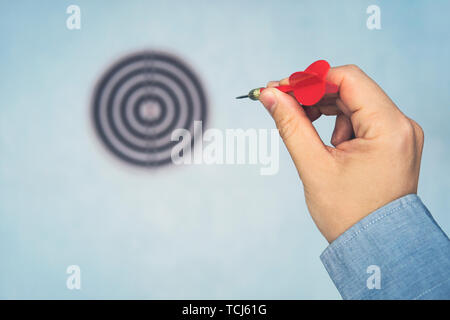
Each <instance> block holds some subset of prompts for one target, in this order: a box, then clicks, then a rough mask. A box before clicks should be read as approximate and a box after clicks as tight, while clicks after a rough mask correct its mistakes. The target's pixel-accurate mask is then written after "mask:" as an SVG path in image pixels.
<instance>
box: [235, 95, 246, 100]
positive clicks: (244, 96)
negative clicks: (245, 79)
mask: <svg viewBox="0 0 450 320" xmlns="http://www.w3.org/2000/svg"><path fill="white" fill-rule="evenodd" d="M244 98H248V94H246V95H243V96H239V97H236V99H244Z"/></svg>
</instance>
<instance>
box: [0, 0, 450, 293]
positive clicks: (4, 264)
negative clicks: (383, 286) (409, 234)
mask: <svg viewBox="0 0 450 320" xmlns="http://www.w3.org/2000/svg"><path fill="white" fill-rule="evenodd" d="M280 2H281V1H280ZM70 4H77V5H79V6H80V8H81V14H82V29H81V30H79V31H69V30H67V28H66V18H67V17H68V15H67V14H66V13H65V11H66V8H67V6H68V5H70ZM370 4H377V5H379V6H380V8H381V25H382V29H381V30H373V31H370V30H368V29H367V28H366V19H367V17H368V15H367V14H366V8H367V6H368V5H370ZM449 12H450V2H448V1H406V0H405V1H375V0H373V1H282V2H281V3H277V1H245V2H244V1H222V2H218V1H138V0H133V1H100V0H96V1H87V0H86V1H81V0H78V1H76V0H73V1H58V2H57V1H50V0H47V1H42V0H41V1H1V2H0V40H1V50H0V70H1V71H0V72H1V76H2V79H1V81H0V93H1V106H0V298H69V299H71V298H212V299H214V298H225V299H226V298H242V299H243V298H275V299H276V298H292V299H298V298H307V299H314V298H324V299H336V298H339V297H340V296H339V294H338V292H337V290H336V289H335V287H334V286H333V284H332V282H331V280H330V279H329V277H328V275H327V273H326V271H325V269H324V268H323V266H322V264H321V262H320V260H319V255H320V253H321V252H322V250H323V249H325V247H326V246H327V243H326V241H325V240H324V239H323V237H322V236H321V235H320V233H319V231H318V230H317V229H316V227H315V226H314V223H313V222H312V220H311V218H310V217H309V215H308V212H307V209H306V206H305V203H304V199H303V191H302V189H301V184H300V182H299V180H298V177H297V173H296V171H295V168H294V166H293V164H292V163H291V161H290V158H289V155H288V153H287V151H286V150H285V148H284V146H282V147H281V151H280V152H281V153H280V172H279V174H277V175H274V176H260V175H259V169H258V168H257V167H255V166H250V165H248V166H247V165H244V166H237V165H236V166H206V165H205V166H199V165H198V166H189V167H176V168H173V167H169V168H164V169H162V170H159V171H145V170H139V169H135V168H130V167H129V166H127V165H123V164H122V163H120V162H119V161H117V160H116V159H114V158H113V157H112V156H111V155H110V154H109V153H108V152H106V151H105V150H104V148H103V147H102V146H101V144H100V142H99V140H98V138H97V136H96V135H95V133H94V132H93V129H92V128H91V123H90V119H89V110H90V105H89V103H90V99H91V95H92V89H93V86H94V85H95V83H96V81H97V80H98V77H99V76H100V75H101V74H102V72H103V71H104V70H105V68H107V67H108V66H109V65H110V64H111V62H112V61H114V60H116V59H117V58H120V57H121V56H122V55H124V54H127V53H129V52H133V51H134V50H140V49H145V48H151V49H152V48H153V49H163V50H168V51H171V52H173V53H175V54H177V55H179V56H181V57H183V58H184V59H185V60H187V61H188V62H189V63H190V64H191V65H192V66H193V67H194V69H195V70H196V71H197V72H198V74H199V75H200V76H201V79H202V81H203V83H204V84H205V87H206V89H207V92H208V96H209V101H210V117H209V120H210V121H209V125H210V126H212V127H216V128H273V127H274V125H273V122H272V120H271V119H270V117H269V115H268V114H267V112H265V111H264V110H263V109H262V107H261V106H260V105H259V104H257V103H251V102H245V103H243V102H242V101H236V100H234V97H235V96H236V95H239V94H242V93H243V92H246V91H247V90H248V89H250V88H252V87H255V86H260V85H264V84H265V83H266V82H267V81H268V80H273V79H279V78H282V77H285V76H288V75H289V74H290V73H292V72H293V71H298V70H302V69H304V68H305V67H306V66H307V65H308V64H309V63H311V62H313V61H315V60H317V59H319V58H323V59H327V60H328V61H329V62H330V63H331V64H332V65H342V64H348V63H354V64H358V65H359V66H360V67H361V68H363V69H364V70H365V71H366V72H367V73H368V74H369V75H370V76H371V77H373V78H374V79H375V80H376V81H377V82H378V83H379V84H380V85H381V86H382V87H383V88H384V89H385V91H386V92H387V93H388V94H389V95H390V96H391V97H392V99H393V100H394V101H395V102H396V103H397V104H398V106H399V107H400V108H401V109H402V110H403V111H404V112H405V113H406V114H407V115H408V116H410V117H412V118H414V119H416V120H417V121H418V122H419V123H420V124H421V125H422V127H423V128H424V130H425V140H426V141H425V150H424V156H423V162H422V170H421V179H420V186H419V195H420V196H421V197H422V199H423V201H424V202H425V203H426V204H427V205H428V207H429V209H430V210H431V212H432V213H433V215H434V216H435V218H436V220H437V221H438V223H440V225H441V226H442V227H443V229H444V230H445V231H446V232H447V233H449V232H450V215H449V211H450V210H449V209H450V197H449V190H450V179H449V177H450V161H449V160H450V159H449V157H450V143H449V140H448V139H449V136H450V127H449V125H448V121H449V120H448V119H449V116H450V109H449V101H450V91H449V90H448V71H449V70H450V68H449V67H450V63H449V59H448V58H449V56H450V55H449V48H450V44H449V42H448V31H449V27H450V21H449V19H448V15H449ZM317 127H318V130H319V131H320V134H321V135H322V137H324V139H325V140H326V141H329V139H330V136H331V132H332V129H333V119H326V118H324V119H319V120H318V122H317ZM72 264H76V265H79V266H80V268H81V273H82V289H81V290H79V291H76V290H74V291H70V290H68V289H67V288H66V278H67V275H66V273H65V271H66V268H67V266H68V265H72Z"/></svg>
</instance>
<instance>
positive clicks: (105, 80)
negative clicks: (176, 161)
mask: <svg viewBox="0 0 450 320" xmlns="http://www.w3.org/2000/svg"><path fill="white" fill-rule="evenodd" d="M92 107H93V118H94V124H95V128H96V131H97V132H98V134H99V136H100V138H101V140H102V141H103V143H104V144H105V145H106V147H107V148H108V149H109V150H110V151H111V152H113V153H114V154H115V155H116V156H118V157H119V158H121V159H122V160H124V161H127V162H129V163H132V164H135V165H140V166H151V167H154V166H161V165H164V164H168V163H171V156H170V155H171V150H172V147H173V146H174V145H175V144H177V143H180V142H178V141H171V134H172V131H173V130H175V129H178V128H184V129H187V130H189V131H190V132H191V141H184V140H183V141H182V142H181V143H191V146H192V144H193V140H194V132H193V127H194V121H203V125H205V123H204V122H205V120H206V112H207V102H206V97H205V93H204V91H203V88H202V86H201V84H200V81H199V79H198V77H197V76H196V75H195V73H194V72H193V71H192V70H191V69H190V68H189V67H188V66H187V65H186V64H185V63H184V62H183V61H181V60H180V59H179V58H177V57H175V56H173V55H169V54H167V53H161V52H155V51H145V52H138V53H136V54H132V55H128V56H126V57H124V58H123V59H121V60H120V61H118V62H117V63H115V64H114V65H113V66H111V67H110V68H109V69H108V70H107V71H106V72H105V74H104V75H103V76H102V77H101V79H100V80H99V82H98V84H97V86H96V88H95V92H94V97H93V106H92Z"/></svg>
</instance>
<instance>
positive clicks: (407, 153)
mask: <svg viewBox="0 0 450 320" xmlns="http://www.w3.org/2000/svg"><path fill="white" fill-rule="evenodd" d="M327 81H329V82H331V83H334V84H336V85H338V86H339V93H338V95H334V96H328V97H324V98H323V99H322V100H321V101H320V102H319V103H318V104H317V105H316V106H311V107H301V106H300V105H299V104H298V102H297V101H296V100H295V99H294V98H293V97H292V96H291V95H289V94H286V93H282V92H281V91H278V90H276V89H273V88H270V89H267V90H264V91H263V92H262V94H261V96H260V101H261V102H262V103H263V104H264V106H265V107H266V108H267V109H268V110H269V112H270V113H271V115H272V117H273V118H274V120H275V122H276V125H277V128H278V129H279V131H280V135H281V137H282V139H283V141H284V143H285V145H286V147H287V149H288V151H289V153H290V155H291V157H292V160H293V161H294V163H295V166H296V168H297V171H298V173H299V176H300V179H301V181H302V182H303V186H304V192H305V199H306V204H307V206H308V209H309V212H310V214H311V216H312V218H313V220H314V222H315V223H316V225H317V227H318V228H319V230H320V231H321V232H322V234H323V235H324V236H325V238H326V239H327V240H328V241H329V242H332V241H333V240H335V239H336V238H337V237H338V236H339V235H341V234H342V233H343V232H344V231H346V230H347V229H348V228H350V227H351V226H352V225H354V224H355V223H356V222H358V221H359V220H361V219H362V218H364V217H365V216H367V215H368V214H370V213H371V212H373V211H374V210H376V209H378V208H380V207H382V206H383V205H385V204H387V203H389V202H391V201H393V200H395V199H398V198H400V197H402V196H404V195H407V194H410V193H416V192H417V184H418V180H419V169H420V159H421V156H422V148H423V138H424V137H423V131H422V129H421V128H420V126H419V125H418V124H417V123H416V122H415V121H413V120H411V119H409V118H408V117H406V116H405V115H404V114H403V113H402V112H401V111H400V110H399V109H398V108H397V106H396V105H395V104H394V103H393V102H392V100H391V99H390V98H389V97H388V96H387V95H386V94H385V93H384V91H383V90H382V89H381V88H380V87H379V86H378V85H377V84H376V83H375V82H374V81H373V80H372V79H370V78H369V77H368V76H367V75H366V74H365V73H364V72H363V71H361V70H360V69H359V68H358V67H356V66H353V65H348V66H342V67H337V68H332V69H330V71H329V73H328V75H327ZM285 84H289V80H288V79H284V80H281V81H280V82H279V83H278V82H271V83H269V84H268V86H269V87H270V86H276V85H285ZM321 114H325V115H336V126H335V128H334V132H333V136H332V138H331V143H332V144H333V145H334V146H335V147H334V148H333V147H330V146H326V145H325V144H324V143H323V142H322V140H321V139H320V137H319V135H318V133H317V131H316V130H315V128H314V126H313V124H312V121H314V120H316V119H317V118H319V117H320V115H321Z"/></svg>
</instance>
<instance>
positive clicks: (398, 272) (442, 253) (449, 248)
mask: <svg viewBox="0 0 450 320" xmlns="http://www.w3.org/2000/svg"><path fill="white" fill-rule="evenodd" d="M320 259H321V260H322V263H323V264H324V266H325V268H326V270H327V272H328V274H329V275H330V277H331V279H332V280H333V282H334V284H335V285H336V287H337V289H338V290H339V292H340V294H341V296H342V297H343V298H344V299H450V241H449V239H448V237H447V236H446V235H445V233H444V232H443V231H442V230H441V228H440V227H439V226H438V225H437V223H436V222H435V221H434V219H433V217H432V216H431V214H430V212H429V211H428V210H427V208H426V207H425V206H424V204H423V203H422V201H421V200H420V198H419V197H418V196H417V195H415V194H409V195H406V196H404V197H402V198H399V199H397V200H395V201H392V202H391V203H389V204H387V205H385V206H383V207H382V208H380V209H378V210H376V211H374V212H372V213H371V214H369V215H368V216H367V217H365V218H363V219H362V220H361V221H359V222H358V223H356V224H355V225H353V226H352V227H351V228H350V229H348V230H347V231H346V232H344V233H343V234H342V235H340V236H339V237H338V238H337V239H336V240H335V241H333V242H332V243H331V244H330V245H329V246H328V247H327V248H326V249H325V251H324V252H323V253H322V255H321V256H320Z"/></svg>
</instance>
